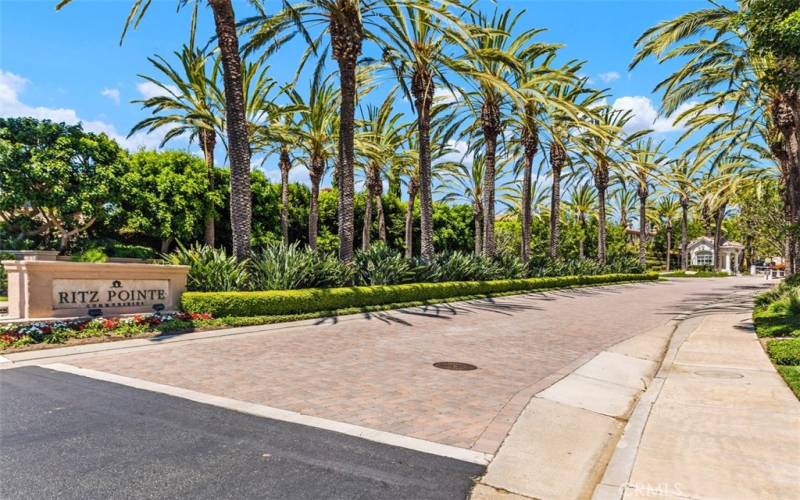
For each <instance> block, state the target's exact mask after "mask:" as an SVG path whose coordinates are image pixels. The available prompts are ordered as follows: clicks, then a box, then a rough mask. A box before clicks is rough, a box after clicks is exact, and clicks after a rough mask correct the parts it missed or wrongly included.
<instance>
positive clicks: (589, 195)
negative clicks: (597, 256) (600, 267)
mask: <svg viewBox="0 0 800 500" xmlns="http://www.w3.org/2000/svg"><path fill="white" fill-rule="evenodd" d="M596 206H597V194H596V193H595V192H594V190H593V189H592V188H591V186H590V185H589V184H588V183H584V184H580V185H578V186H576V187H575V188H573V190H572V196H571V197H570V200H569V201H568V202H567V207H569V209H570V211H571V212H572V213H573V214H574V215H575V218H576V219H577V220H578V226H579V228H580V239H579V240H578V257H580V258H581V259H583V258H584V257H585V251H584V242H585V241H586V231H587V228H586V216H587V215H590V214H592V213H593V212H594V209H595V207H596Z"/></svg>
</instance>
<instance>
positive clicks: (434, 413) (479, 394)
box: [69, 278, 755, 453]
mask: <svg viewBox="0 0 800 500" xmlns="http://www.w3.org/2000/svg"><path fill="white" fill-rule="evenodd" d="M754 284H755V283H754V281H753V280H752V279H749V278H722V279H684V280H674V281H671V282H666V283H663V282H662V283H646V284H645V283H643V284H630V285H615V286H606V287H594V288H583V289H576V290H569V291H553V292H548V293H537V294H530V295H524V296H516V297H507V298H499V299H494V300H486V301H478V302H471V303H459V304H451V305H441V306H438V307H428V308H425V309H415V310H409V311H392V312H387V313H379V314H370V315H366V316H359V317H352V316H351V317H347V318H340V319H339V320H338V321H337V320H331V319H328V320H324V321H323V320H321V321H320V322H318V323H317V324H313V325H309V324H305V325H302V326H294V327H290V328H281V329H272V330H265V331H260V332H254V333H246V334H242V335H236V336H227V337H221V338H209V339H202V340H196V341H191V342H179V343H171V344H162V345H154V346H152V347H146V348H141V349H136V350H132V351H127V352H119V353H99V354H95V355H92V356H86V357H82V358H78V359H74V360H70V361H69V363H70V364H73V365H76V366H80V367H83V368H91V369H95V370H100V371H104V372H111V373H115V374H119V375H125V376H128V377H135V378H140V379H144V380H148V381H152V382H158V383H162V384H168V385H173V386H178V387H182V388H187V389H192V390H196V391H201V392H205V393H209V394H213V395H219V396H225V397H229V398H235V399H240V400H244V401H249V402H254V403H260V404H264V405H269V406H272V407H277V408H282V409H287V410H293V411H297V412H301V413H305V414H310V415H314V416H318V417H323V418H327V419H332V420H337V421H342V422H347V423H351V424H357V425H362V426H366V427H371V428H375V429H379V430H384V431H389V432H393V433H398V434H404V435H409V436H413V437H417V438H421V439H426V440H430V441H435V442H439V443H444V444H449V445H453V446H458V447H462V448H469V449H473V450H476V451H481V452H486V453H494V452H495V451H496V449H497V447H498V446H499V444H500V442H501V441H502V439H503V438H504V436H505V434H506V433H507V431H508V429H509V428H510V426H511V424H513V422H514V420H515V419H516V417H517V415H518V414H519V412H520V411H521V410H522V408H523V407H524V405H525V404H526V403H527V401H528V399H529V398H530V397H531V396H532V395H533V394H535V393H536V392H538V391H540V390H542V389H543V388H545V387H546V386H548V385H550V384H552V383H553V382H555V381H556V380H558V379H559V378H560V377H561V376H563V375H565V374H566V373H568V372H569V371H571V370H572V369H574V368H576V367H577V366H578V365H580V364H581V363H583V362H584V361H586V360H588V359H589V358H591V357H592V356H593V355H594V354H596V353H597V352H599V351H600V350H602V349H604V348H606V347H608V346H610V345H613V344H615V343H617V342H620V341H622V340H624V339H627V338H629V337H631V336H634V335H636V334H638V333H642V332H644V331H646V330H649V329H652V328H655V327H657V326H659V325H662V324H664V323H665V322H667V321H668V320H669V319H671V318H672V317H674V316H676V315H677V314H679V313H683V312H687V311H689V310H691V309H694V308H695V307H697V306H699V305H700V304H702V303H708V302H711V301H714V300H715V299H717V298H719V297H722V296H726V295H728V294H730V293H731V292H733V291H734V290H735V289H737V288H741V287H749V286H751V285H754ZM437 361H461V362H467V363H472V364H475V365H477V366H478V369H477V370H474V371H462V372H457V371H445V370H441V369H437V368H434V367H433V366H432V365H433V363H435V362H437Z"/></svg>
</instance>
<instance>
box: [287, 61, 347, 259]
mask: <svg viewBox="0 0 800 500" xmlns="http://www.w3.org/2000/svg"><path fill="white" fill-rule="evenodd" d="M330 80H331V77H330V75H329V76H328V77H326V78H324V79H322V78H321V77H320V73H318V72H317V73H315V77H314V78H313V79H312V82H311V86H310V88H309V92H308V99H307V100H306V99H304V98H303V97H302V96H301V95H300V93H298V92H297V91H296V90H294V89H292V90H290V91H289V97H290V100H291V103H292V104H293V105H294V106H296V107H297V109H298V121H297V129H296V139H297V143H296V144H297V146H298V148H300V149H301V150H302V151H303V153H304V155H303V156H304V157H303V158H300V159H299V161H300V162H301V163H304V164H305V166H306V168H307V169H308V173H309V177H310V179H311V197H310V199H309V207H308V246H309V247H310V248H311V249H312V250H316V249H317V235H318V232H319V229H318V226H319V187H320V182H321V181H322V178H323V176H324V175H325V171H326V170H327V166H328V163H329V162H330V161H332V160H333V158H335V156H336V150H335V146H334V144H335V142H334V141H335V138H336V131H337V129H338V114H337V108H338V99H339V92H338V91H337V89H336V88H335V87H334V86H333V84H332V83H331V81H330Z"/></svg>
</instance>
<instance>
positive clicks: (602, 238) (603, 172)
mask: <svg viewBox="0 0 800 500" xmlns="http://www.w3.org/2000/svg"><path fill="white" fill-rule="evenodd" d="M594 186H595V188H596V189H597V262H599V263H601V264H605V262H606V192H607V190H608V167H607V166H606V165H605V164H603V165H598V166H597V168H596V171H595V175H594Z"/></svg>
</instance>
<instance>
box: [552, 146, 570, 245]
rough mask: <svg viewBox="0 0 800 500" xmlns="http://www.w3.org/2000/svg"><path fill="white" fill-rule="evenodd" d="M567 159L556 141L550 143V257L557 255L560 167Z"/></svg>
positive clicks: (562, 166)
mask: <svg viewBox="0 0 800 500" xmlns="http://www.w3.org/2000/svg"><path fill="white" fill-rule="evenodd" d="M566 161H567V152H566V151H564V148H563V147H562V146H561V145H560V144H558V143H555V142H553V143H551V144H550V168H551V170H552V175H553V187H552V190H551V193H550V194H551V197H550V242H549V247H550V258H551V259H557V258H558V255H559V243H560V241H559V240H560V238H559V222H560V221H559V219H560V218H561V215H560V212H561V169H562V168H564V163H566Z"/></svg>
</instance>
